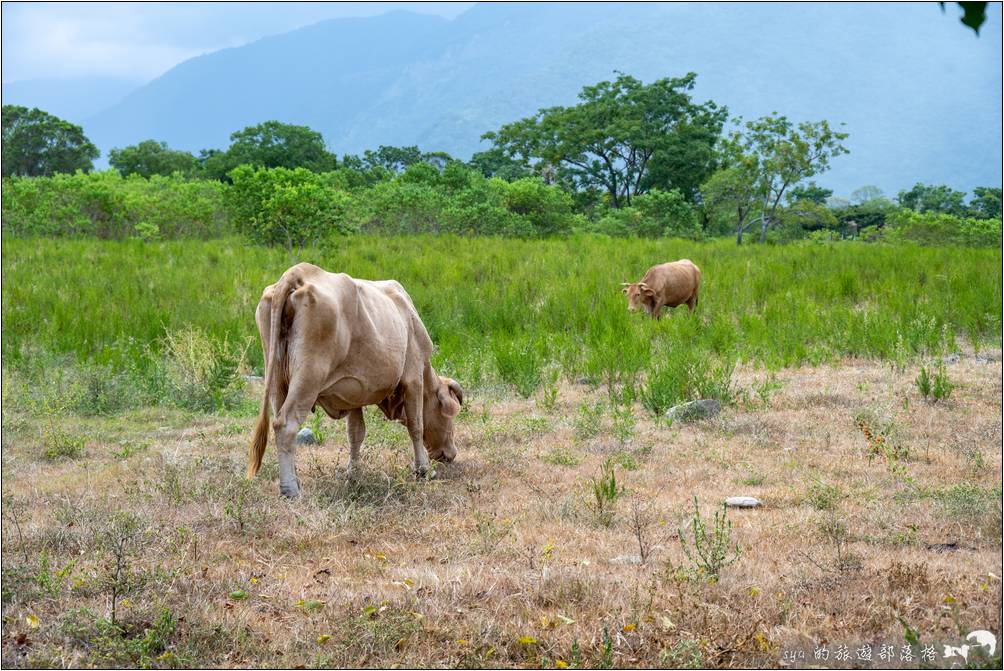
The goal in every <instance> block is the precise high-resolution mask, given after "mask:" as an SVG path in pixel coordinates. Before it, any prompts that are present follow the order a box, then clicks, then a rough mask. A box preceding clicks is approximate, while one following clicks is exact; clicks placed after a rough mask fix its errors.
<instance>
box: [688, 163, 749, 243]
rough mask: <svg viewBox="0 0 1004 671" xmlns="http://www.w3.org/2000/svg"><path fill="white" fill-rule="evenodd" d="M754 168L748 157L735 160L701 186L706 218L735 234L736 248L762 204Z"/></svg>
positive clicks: (741, 241)
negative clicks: (719, 223) (720, 223)
mask: <svg viewBox="0 0 1004 671" xmlns="http://www.w3.org/2000/svg"><path fill="white" fill-rule="evenodd" d="M755 168H756V166H755V164H754V162H753V161H752V160H751V159H750V158H749V157H742V156H739V157H734V158H733V161H732V165H731V166H730V167H728V168H722V169H721V170H718V171H717V172H715V173H714V174H713V175H711V177H710V178H708V180H707V181H706V182H704V184H702V185H701V196H702V199H703V201H704V207H705V213H706V216H707V217H708V219H709V220H710V221H711V222H713V223H714V222H722V228H725V230H729V228H731V230H733V231H735V233H736V244H737V245H741V244H743V234H744V233H745V232H746V230H747V229H748V228H749V227H750V226H751V225H752V223H753V222H754V221H755V216H756V213H757V212H758V208H759V207H761V206H762V204H763V200H762V198H761V197H760V194H759V192H758V189H757V175H756V170H755ZM714 228H718V227H717V226H714Z"/></svg>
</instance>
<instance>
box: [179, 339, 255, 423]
mask: <svg viewBox="0 0 1004 671" xmlns="http://www.w3.org/2000/svg"><path fill="white" fill-rule="evenodd" d="M246 351H247V346H246V345H245V347H244V348H243V349H242V350H239V351H237V352H236V353H235V352H234V351H233V348H231V346H230V343H229V342H228V340H227V339H226V338H224V339H223V341H218V340H213V339H211V338H209V337H208V336H207V335H205V333H203V332H202V331H199V330H198V329H195V328H192V327H186V328H184V329H181V330H180V331H176V332H168V333H167V334H166V335H165V336H164V356H165V359H164V368H165V377H166V382H167V392H168V394H169V396H170V398H171V400H173V401H174V402H175V403H176V404H177V405H178V406H180V407H182V408H186V409H189V410H201V411H216V410H229V409H234V408H236V407H238V406H239V405H240V402H241V396H242V390H243V388H244V380H243V378H242V377H241V376H240V374H239V369H240V367H241V366H242V365H243V363H244V355H245V353H246Z"/></svg>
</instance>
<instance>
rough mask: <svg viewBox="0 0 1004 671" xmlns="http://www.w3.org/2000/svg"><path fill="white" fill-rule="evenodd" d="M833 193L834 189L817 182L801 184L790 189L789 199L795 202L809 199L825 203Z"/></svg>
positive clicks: (816, 202) (821, 203)
mask: <svg viewBox="0 0 1004 671" xmlns="http://www.w3.org/2000/svg"><path fill="white" fill-rule="evenodd" d="M832 195H833V189H824V188H823V187H821V186H819V185H818V184H816V183H815V182H809V183H807V184H799V185H798V186H795V187H792V188H791V189H789V191H788V200H790V201H791V202H793V203H797V202H799V201H803V200H808V201H811V202H813V203H815V204H816V205H825V204H826V200H827V199H828V198H829V197H830V196H832Z"/></svg>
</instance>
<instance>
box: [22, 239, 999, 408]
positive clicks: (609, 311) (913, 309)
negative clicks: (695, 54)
mask: <svg viewBox="0 0 1004 671" xmlns="http://www.w3.org/2000/svg"><path fill="white" fill-rule="evenodd" d="M679 258H689V259H691V260H693V261H694V262H695V263H696V264H697V265H698V266H700V268H701V270H702V273H703V283H702V286H701V295H700V305H699V307H698V309H697V310H696V312H695V313H694V314H693V315H690V314H688V313H687V311H686V308H684V307H681V308H678V309H676V310H674V311H673V312H672V314H669V315H667V316H666V317H665V318H663V319H662V320H661V321H658V322H655V321H652V320H651V319H649V318H647V317H645V316H644V315H642V314H630V313H628V311H627V309H626V300H625V299H624V297H623V295H622V293H621V291H620V283H621V282H624V281H632V280H637V279H638V278H640V277H641V276H642V275H643V274H644V272H645V270H646V269H647V268H648V267H649V266H651V265H653V264H656V263H661V262H664V261H668V260H673V259H679ZM301 260H305V261H310V262H313V263H316V264H318V265H320V266H322V267H324V268H326V269H328V270H331V271H342V272H346V273H349V274H350V275H353V276H354V277H361V278H372V279H378V278H394V279H397V280H399V281H400V282H401V283H402V284H403V285H404V286H405V287H406V288H407V290H408V291H409V293H410V294H411V296H412V298H413V299H414V301H415V303H416V306H417V307H418V310H419V312H420V314H421V316H422V319H423V320H424V322H425V324H426V326H427V327H428V329H429V332H430V333H431V335H432V338H433V340H434V341H435V343H436V344H437V347H438V351H437V354H436V356H435V364H436V366H437V367H438V368H440V369H441V370H442V371H443V372H448V373H449V374H450V375H453V376H455V377H457V378H459V379H460V380H461V381H462V382H463V383H465V384H467V385H468V386H474V387H477V386H480V385H489V384H503V385H507V386H509V387H511V388H514V389H516V390H518V391H519V393H520V394H522V395H526V396H528V395H531V394H533V393H534V390H535V389H536V388H537V386H538V385H540V384H541V381H542V380H544V379H545V377H546V375H545V374H544V371H545V369H548V368H555V367H556V368H558V369H560V371H561V373H562V374H563V375H564V376H566V377H568V378H569V379H575V378H577V377H579V376H587V377H589V378H591V379H595V380H597V382H602V383H608V384H611V385H614V384H618V383H631V384H633V383H634V382H635V381H637V380H641V379H645V378H647V377H649V375H650V374H653V375H654V376H655V377H658V375H659V374H661V373H662V372H664V371H669V370H671V369H673V366H672V365H670V364H669V363H667V362H669V361H671V360H673V359H679V360H681V361H686V362H688V363H687V366H686V368H687V369H688V370H693V369H694V367H695V366H700V365H704V364H703V363H702V362H706V365H707V366H708V367H709V370H710V369H711V368H714V367H719V366H724V365H731V364H733V363H734V362H735V361H736V360H737V359H741V360H744V361H755V362H758V363H759V364H762V365H764V366H766V367H769V368H778V367H783V366H789V365H798V364H817V363H821V362H825V361H828V360H832V359H834V358H837V357H842V356H859V357H877V358H894V357H896V358H899V357H903V356H911V355H921V354H924V355H930V354H935V353H939V352H941V351H944V350H946V349H950V348H952V347H954V346H955V343H956V342H957V341H958V339H960V338H964V339H967V340H970V341H972V342H974V343H976V344H978V345H986V344H992V345H994V346H999V345H1000V332H1001V253H1000V251H999V250H988V249H963V248H920V247H912V246H884V245H868V244H861V243H853V242H843V243H840V244H832V245H830V244H798V245H788V246H745V247H739V248H737V247H736V246H735V245H734V244H733V243H730V242H728V241H724V240H720V241H711V242H690V241H684V240H654V241H653V240H613V239H607V238H600V237H590V236H577V237H572V238H568V239H553V240H538V241H521V240H502V239H497V238H459V237H452V236H436V237H433V236H402V237H369V236H357V237H351V238H341V239H337V241H336V242H335V243H334V246H331V247H328V248H317V249H308V250H307V251H306V252H305V253H304V254H303V256H302V259H301ZM291 262H292V260H291V259H290V257H289V256H288V254H287V253H286V252H284V251H282V250H277V249H268V248H262V247H254V246H248V245H247V244H246V243H244V242H243V241H241V240H239V239H236V238H234V239H223V240H210V241H195V240H185V241H167V242H151V243H144V242H141V241H139V240H122V241H93V240H55V239H32V240H17V239H13V240H5V241H4V245H3V280H4V281H3V335H4V338H3V357H4V365H5V366H22V365H31V359H32V358H33V357H45V356H50V355H62V356H66V355H72V356H73V357H75V358H76V359H77V360H79V361H87V362H89V363H92V364H100V365H108V366H111V367H112V368H115V369H135V368H137V367H138V368H141V369H142V368H143V367H144V366H145V365H146V364H145V363H144V362H149V361H154V360H155V359H156V357H158V356H159V355H160V352H161V350H162V348H163V347H164V342H165V341H164V336H165V333H168V332H175V331H179V330H181V329H185V328H188V327H194V328H197V329H199V330H201V331H203V332H205V333H208V334H209V335H210V336H211V337H212V338H214V339H217V340H219V341H220V342H223V341H224V340H225V341H226V342H228V343H230V345H231V346H232V347H234V348H235V350H236V348H243V346H244V345H245V344H246V343H247V342H248V341H249V340H250V341H251V347H250V348H249V349H248V361H249V362H250V363H251V365H252V366H253V367H255V368H257V369H259V370H260V367H261V349H260V346H259V345H258V342H257V338H258V336H257V330H256V328H255V322H254V311H255V306H256V304H257V302H258V298H259V296H260V295H261V291H262V289H263V288H264V287H265V286H266V285H268V284H270V283H272V282H274V281H275V280H276V279H277V278H278V277H279V276H280V275H281V273H282V272H283V271H284V270H285V269H286V268H287V267H288V266H289V265H291ZM678 367H680V366H678ZM680 368H681V370H682V368H683V367H680ZM653 379H655V378H653ZM662 384H665V381H663V382H662Z"/></svg>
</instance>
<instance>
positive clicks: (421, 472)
mask: <svg viewBox="0 0 1004 671" xmlns="http://www.w3.org/2000/svg"><path fill="white" fill-rule="evenodd" d="M415 479H416V480H418V481H422V480H435V479H436V470H435V469H434V468H432V467H430V466H419V467H418V468H416V469H415Z"/></svg>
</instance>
